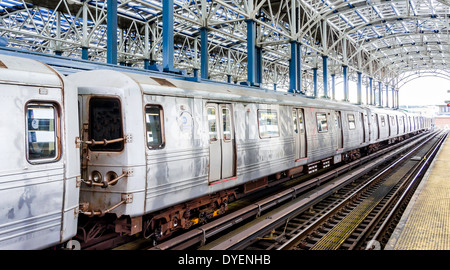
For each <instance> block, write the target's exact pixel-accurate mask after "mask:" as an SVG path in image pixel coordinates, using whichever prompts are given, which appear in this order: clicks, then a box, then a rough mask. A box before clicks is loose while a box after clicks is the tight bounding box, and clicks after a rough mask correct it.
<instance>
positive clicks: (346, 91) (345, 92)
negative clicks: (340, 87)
mask: <svg viewBox="0 0 450 270" xmlns="http://www.w3.org/2000/svg"><path fill="white" fill-rule="evenodd" d="M342 69H343V72H342V73H343V76H344V101H347V102H348V101H349V99H348V76H347V66H342Z"/></svg>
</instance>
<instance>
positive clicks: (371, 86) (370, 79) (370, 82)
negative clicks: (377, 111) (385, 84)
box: [369, 78, 373, 105]
mask: <svg viewBox="0 0 450 270" xmlns="http://www.w3.org/2000/svg"><path fill="white" fill-rule="evenodd" d="M369 92H370V103H369V104H370V105H373V78H369Z"/></svg>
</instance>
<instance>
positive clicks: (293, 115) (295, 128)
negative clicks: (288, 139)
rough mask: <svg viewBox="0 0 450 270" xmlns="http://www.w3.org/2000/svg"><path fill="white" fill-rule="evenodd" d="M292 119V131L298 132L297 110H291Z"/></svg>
mask: <svg viewBox="0 0 450 270" xmlns="http://www.w3.org/2000/svg"><path fill="white" fill-rule="evenodd" d="M292 119H293V120H294V132H295V133H296V134H298V128H297V110H296V109H294V110H292Z"/></svg>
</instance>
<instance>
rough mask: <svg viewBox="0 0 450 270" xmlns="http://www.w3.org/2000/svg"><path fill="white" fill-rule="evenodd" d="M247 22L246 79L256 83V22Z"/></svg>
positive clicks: (250, 82)
mask: <svg viewBox="0 0 450 270" xmlns="http://www.w3.org/2000/svg"><path fill="white" fill-rule="evenodd" d="M246 22H247V81H248V83H249V84H250V85H255V83H256V71H257V68H256V62H257V61H256V22H255V21H254V20H246Z"/></svg>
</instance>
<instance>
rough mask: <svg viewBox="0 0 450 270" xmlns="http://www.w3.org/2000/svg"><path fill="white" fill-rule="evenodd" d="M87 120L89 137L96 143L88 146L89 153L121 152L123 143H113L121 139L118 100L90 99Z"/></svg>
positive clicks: (120, 118)
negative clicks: (88, 121)
mask: <svg viewBox="0 0 450 270" xmlns="http://www.w3.org/2000/svg"><path fill="white" fill-rule="evenodd" d="M89 120H90V123H89V137H90V139H91V140H94V141H95V142H96V143H95V144H91V145H89V148H90V149H91V151H122V149H123V146H124V141H123V140H121V141H114V140H117V139H120V138H123V128H122V112H121V109H120V101H119V99H117V98H103V97H102V98H92V99H91V100H90V102H89ZM108 141H113V142H108ZM97 142H98V143H97ZM105 142H107V143H105Z"/></svg>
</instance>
